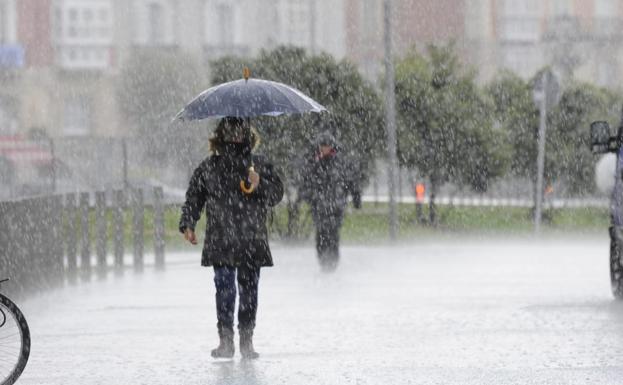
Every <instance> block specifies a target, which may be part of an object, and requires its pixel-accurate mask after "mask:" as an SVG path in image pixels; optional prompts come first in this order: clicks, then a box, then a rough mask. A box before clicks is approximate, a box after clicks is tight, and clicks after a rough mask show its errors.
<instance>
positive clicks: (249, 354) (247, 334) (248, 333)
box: [239, 329, 260, 360]
mask: <svg viewBox="0 0 623 385" xmlns="http://www.w3.org/2000/svg"><path fill="white" fill-rule="evenodd" d="M239 332H240V354H241V355H242V358H246V359H250V360H254V359H256V358H259V357H260V355H259V354H258V353H257V352H256V351H255V349H253V329H241V330H240V331H239Z"/></svg>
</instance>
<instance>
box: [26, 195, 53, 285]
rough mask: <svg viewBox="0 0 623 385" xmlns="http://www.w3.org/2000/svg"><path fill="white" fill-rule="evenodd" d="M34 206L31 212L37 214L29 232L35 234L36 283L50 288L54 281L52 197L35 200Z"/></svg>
mask: <svg viewBox="0 0 623 385" xmlns="http://www.w3.org/2000/svg"><path fill="white" fill-rule="evenodd" d="M35 201H36V204H34V205H33V206H31V211H33V210H32V209H33V208H34V211H35V212H36V213H37V214H36V215H35V222H34V223H33V225H32V228H31V231H33V232H34V233H36V234H37V235H36V237H35V242H33V246H34V248H35V254H36V255H37V260H38V265H39V266H38V269H37V273H38V277H37V279H38V281H39V282H40V285H41V287H42V288H50V287H52V286H53V285H54V281H55V280H56V277H55V273H56V271H55V270H56V261H55V258H54V249H55V247H54V236H53V234H54V215H53V212H52V197H51V196H47V197H41V198H36V199H35Z"/></svg>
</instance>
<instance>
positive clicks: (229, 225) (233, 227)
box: [179, 154, 283, 267]
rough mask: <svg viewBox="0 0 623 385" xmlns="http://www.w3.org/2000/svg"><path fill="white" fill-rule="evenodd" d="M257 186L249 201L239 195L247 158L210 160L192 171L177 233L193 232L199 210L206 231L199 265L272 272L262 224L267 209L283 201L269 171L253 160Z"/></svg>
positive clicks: (232, 156)
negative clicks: (261, 268)
mask: <svg viewBox="0 0 623 385" xmlns="http://www.w3.org/2000/svg"><path fill="white" fill-rule="evenodd" d="M252 158H253V164H254V167H255V171H256V172H257V173H258V174H259V175H260V184H259V186H258V187H257V189H256V190H255V191H254V192H252V193H251V194H249V195H246V194H244V193H243V192H242V191H241V189H240V181H241V180H246V178H247V175H248V171H247V170H248V166H249V157H243V156H240V155H238V154H224V155H213V156H211V157H209V158H207V159H206V160H204V161H203V162H202V163H201V164H200V165H199V167H197V169H196V170H195V171H194V173H193V175H192V177H191V179H190V183H189V186H188V190H187V192H186V202H185V203H184V206H182V215H181V219H180V225H179V229H180V232H184V230H185V229H186V228H190V229H193V230H194V228H195V224H196V223H197V221H198V220H199V218H200V216H201V212H202V211H203V208H204V207H205V211H206V216H207V226H206V234H205V241H204V246H203V253H202V258H201V265H203V266H240V265H241V264H243V263H244V264H251V265H254V266H258V267H259V266H272V265H273V260H272V256H271V253H270V248H269V246H268V231H267V228H266V218H267V213H268V210H269V208H270V207H272V206H275V205H276V204H277V203H279V202H280V201H281V198H282V197H283V184H282V183H281V179H280V178H279V176H278V175H277V173H276V172H275V170H274V168H273V166H272V165H271V164H270V163H268V161H267V160H266V159H265V158H264V157H261V156H256V155H253V157H252Z"/></svg>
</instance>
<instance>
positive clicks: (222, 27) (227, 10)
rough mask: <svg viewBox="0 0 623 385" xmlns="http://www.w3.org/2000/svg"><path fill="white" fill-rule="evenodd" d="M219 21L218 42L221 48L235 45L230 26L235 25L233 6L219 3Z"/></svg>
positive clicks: (217, 11) (217, 7)
mask: <svg viewBox="0 0 623 385" xmlns="http://www.w3.org/2000/svg"><path fill="white" fill-rule="evenodd" d="M216 18H217V20H218V34H217V36H218V42H219V45H221V46H226V47H227V46H230V45H231V44H232V43H233V38H232V33H231V31H230V30H229V28H228V26H230V25H234V12H233V9H232V6H231V4H227V3H219V4H218V5H217V6H216Z"/></svg>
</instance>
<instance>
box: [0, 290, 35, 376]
mask: <svg viewBox="0 0 623 385" xmlns="http://www.w3.org/2000/svg"><path fill="white" fill-rule="evenodd" d="M29 355H30V330H29V329H28V324H27V323H26V319H25V318H24V315H23V314H22V312H21V311H20V310H19V308H18V307H17V305H15V304H14V303H13V301H11V300H10V299H8V298H7V297H5V296H4V295H2V294H0V385H12V384H14V383H15V381H17V379H18V377H19V376H20V374H22V371H24V368H25V367H26V362H28V356H29Z"/></svg>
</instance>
